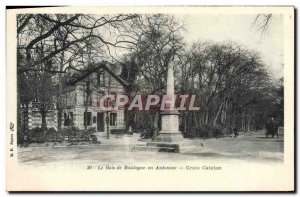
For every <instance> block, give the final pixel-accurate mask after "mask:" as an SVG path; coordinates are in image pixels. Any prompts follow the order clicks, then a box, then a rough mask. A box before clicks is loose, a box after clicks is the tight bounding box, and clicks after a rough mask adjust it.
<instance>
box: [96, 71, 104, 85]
mask: <svg viewBox="0 0 300 197" xmlns="http://www.w3.org/2000/svg"><path fill="white" fill-rule="evenodd" d="M97 85H98V86H105V76H104V73H98V74H97Z"/></svg>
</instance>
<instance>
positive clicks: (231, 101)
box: [6, 6, 294, 191]
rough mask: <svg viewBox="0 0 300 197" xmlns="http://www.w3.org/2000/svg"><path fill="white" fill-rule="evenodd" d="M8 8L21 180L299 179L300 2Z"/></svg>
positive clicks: (271, 182) (149, 185)
mask: <svg viewBox="0 0 300 197" xmlns="http://www.w3.org/2000/svg"><path fill="white" fill-rule="evenodd" d="M6 11H7V16H6V17H7V51H8V52H7V65H6V68H7V90H6V91H7V94H8V95H7V102H9V103H11V105H9V106H10V107H7V124H8V128H7V131H6V132H7V138H8V139H7V172H8V176H7V181H8V182H7V185H8V186H7V189H8V190H9V191H293V190H294V8H293V7H238V6H236V7H197V6H195V7H163V6H162V7H143V8H142V7H128V8H125V7H122V8H117V7H115V8H112V7H98V8H97V7H94V8H93V7H56V8H50V7H48V8H47V7H46V8H27V9H7V10H6ZM8 75H9V77H8ZM275 173H276V175H275ZM21 174H22V176H20V175H21ZM274 176H276V177H274ZM18 177H19V178H18ZM20 177H22V178H20ZM221 177H222V178H221ZM225 177H226V178H227V179H228V183H223V184H222V183H221V180H218V179H223V180H225V179H226V178H225ZM238 177H243V180H241V179H240V178H238ZM16 179H17V180H18V181H16ZM184 179H187V180H190V182H191V183H186V181H185V180H184ZM67 181H68V182H67ZM83 181H84V182H86V183H87V184H82V183H83ZM266 183H268V184H266Z"/></svg>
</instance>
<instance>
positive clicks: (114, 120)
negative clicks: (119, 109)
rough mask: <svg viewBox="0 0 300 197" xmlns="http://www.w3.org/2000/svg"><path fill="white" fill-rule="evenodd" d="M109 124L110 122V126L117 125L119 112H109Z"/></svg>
mask: <svg viewBox="0 0 300 197" xmlns="http://www.w3.org/2000/svg"><path fill="white" fill-rule="evenodd" d="M109 124H110V126H117V114H116V113H110V114H109Z"/></svg>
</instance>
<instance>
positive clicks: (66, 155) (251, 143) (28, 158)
mask: <svg viewBox="0 0 300 197" xmlns="http://www.w3.org/2000/svg"><path fill="white" fill-rule="evenodd" d="M201 141H202V143H203V144H204V146H201V147H200V146H199V149H196V150H192V151H188V152H185V153H164V152H145V151H136V150H135V149H134V147H136V146H139V145H142V144H145V143H146V142H145V141H141V140H140V137H139V134H134V135H125V136H113V139H110V140H105V139H102V140H101V142H102V143H101V144H90V145H87V144H81V145H80V144H79V145H74V146H65V145H63V144H62V145H56V146H55V147H52V146H51V145H49V146H48V147H45V145H43V147H42V145H31V146H28V147H25V148H24V147H22V148H18V160H19V161H20V162H21V163H22V164H25V165H29V166H35V165H39V166H47V165H64V164H71V165H75V164H79V165H80V164H102V165H108V164H109V165H113V164H120V163H122V164H124V163H125V164H137V163H143V162H157V161H159V162H168V161H172V162H177V161H178V162H181V161H193V162H197V161H199V162H200V161H226V162H229V161H232V162H236V161H242V162H264V163H266V162H276V163H278V162H283V147H284V145H283V144H284V143H283V136H282V135H280V136H279V138H276V137H275V138H266V137H265V133H264V132H263V131H261V132H251V133H248V134H247V133H246V134H244V135H240V136H238V137H237V138H232V137H226V138H218V139H207V140H201Z"/></svg>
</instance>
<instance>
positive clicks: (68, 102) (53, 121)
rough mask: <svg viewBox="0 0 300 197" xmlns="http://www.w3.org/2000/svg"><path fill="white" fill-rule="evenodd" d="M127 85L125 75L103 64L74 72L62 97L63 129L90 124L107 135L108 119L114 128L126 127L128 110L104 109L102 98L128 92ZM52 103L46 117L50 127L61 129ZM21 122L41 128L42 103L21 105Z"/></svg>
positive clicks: (82, 128) (81, 127)
mask: <svg viewBox="0 0 300 197" xmlns="http://www.w3.org/2000/svg"><path fill="white" fill-rule="evenodd" d="M126 86H127V83H126V82H125V81H124V80H123V79H122V78H120V77H119V76H117V75H116V74H115V73H114V72H112V71H111V70H110V69H109V68H108V67H106V66H103V65H102V66H98V67H96V68H93V69H91V70H89V71H88V72H83V73H80V74H78V75H74V77H72V80H70V81H68V82H67V83H66V84H65V87H64V91H63V96H61V99H62V103H63V113H62V117H61V118H62V125H61V126H62V128H66V127H68V126H75V127H78V128H79V129H80V130H84V129H85V128H86V127H87V129H89V128H94V129H95V130H96V131H97V132H99V133H103V135H105V133H106V132H105V131H106V128H107V123H106V121H108V124H109V128H110V130H112V129H125V128H126V122H125V110H124V109H118V110H115V111H114V110H112V111H104V110H101V108H100V102H99V101H100V99H101V98H102V97H103V96H104V95H107V94H110V95H118V94H125V93H126V92H125V90H126ZM54 100H55V99H54ZM53 103H56V102H53ZM112 103H113V101H112ZM51 105H52V106H51V107H49V110H48V112H47V117H46V121H47V127H48V128H50V127H53V128H55V129H56V130H57V127H58V111H57V107H56V105H55V104H51ZM107 116H108V117H109V118H107ZM21 122H22V124H25V125H26V127H27V129H33V128H36V127H41V125H42V117H41V114H40V112H39V108H38V102H30V103H29V104H22V105H21Z"/></svg>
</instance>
